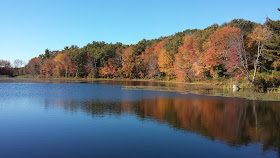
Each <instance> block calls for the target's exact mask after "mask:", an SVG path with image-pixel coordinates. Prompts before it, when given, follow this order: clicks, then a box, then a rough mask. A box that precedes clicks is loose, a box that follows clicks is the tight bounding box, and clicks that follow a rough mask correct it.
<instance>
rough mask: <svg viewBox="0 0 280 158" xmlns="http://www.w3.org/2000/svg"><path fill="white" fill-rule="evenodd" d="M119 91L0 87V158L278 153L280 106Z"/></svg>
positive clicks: (114, 86)
mask: <svg viewBox="0 0 280 158" xmlns="http://www.w3.org/2000/svg"><path fill="white" fill-rule="evenodd" d="M130 83H131V82H130ZM147 84H148V83H147ZM125 86H127V85H124V84H120V83H116V82H114V83H111V84H110V83H108V82H106V84H104V83H103V84H102V83H90V84H89V83H51V84H45V83H0V140H1V141H0V157H28V158H32V157H34V158H35V157H36V158H37V157H40V158H41V157H42V158H43V157H121V158H125V157H279V155H280V154H279V151H280V102H272V101H270V102H268V101H266V102H265V101H254V100H246V99H240V98H225V97H211V96H204V95H195V94H180V93H177V92H167V91H152V90H137V89H125V88H124V87H125ZM132 86H133V85H132ZM153 86H158V85H153ZM159 86H160V85H159Z"/></svg>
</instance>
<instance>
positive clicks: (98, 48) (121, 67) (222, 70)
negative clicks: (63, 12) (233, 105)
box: [0, 18, 280, 88]
mask: <svg viewBox="0 0 280 158" xmlns="http://www.w3.org/2000/svg"><path fill="white" fill-rule="evenodd" d="M19 65H20V64H19ZM0 75H9V76H17V75H32V76H34V77H38V78H68V77H69V78H74V77H75V78H120V79H123V78H129V79H147V80H148V79H152V80H164V81H178V82H195V81H208V80H216V81H227V80H229V79H230V80H235V81H244V82H248V83H249V84H265V85H267V86H268V87H277V88H278V87H279V86H280V21H279V20H277V21H274V20H271V19H269V18H267V19H266V22H265V23H264V24H259V23H255V22H252V21H248V20H244V19H234V20H232V21H230V22H228V23H224V24H222V25H217V24H214V25H212V26H209V27H207V28H205V29H204V30H198V29H193V30H189V29H187V30H185V31H183V32H178V33H175V34H174V35H170V36H167V37H159V38H157V39H152V40H146V39H143V40H141V41H139V42H138V43H137V44H132V45H125V44H122V43H115V44H113V43H106V42H97V41H93V42H92V43H88V44H87V45H86V46H83V47H82V48H79V47H78V46H77V45H72V46H65V47H64V49H63V50H60V51H56V50H54V51H52V50H49V49H46V50H45V52H44V54H41V55H39V56H38V57H35V58H32V59H31V60H30V61H29V62H28V63H27V64H26V65H25V66H24V67H20V66H17V67H15V66H14V67H12V66H11V63H10V62H9V61H6V60H0Z"/></svg>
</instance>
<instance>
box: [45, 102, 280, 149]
mask: <svg viewBox="0 0 280 158" xmlns="http://www.w3.org/2000/svg"><path fill="white" fill-rule="evenodd" d="M51 105H55V106H62V107H63V108H64V109H65V110H67V111H68V110H69V111H72V112H75V111H84V112H86V113H88V114H91V115H92V116H99V115H120V114H123V113H133V114H135V115H137V116H138V117H139V118H141V119H145V118H149V119H155V120H157V121H159V122H164V123H167V124H169V125H171V126H172V127H174V128H176V129H182V130H187V131H192V132H196V133H198V134H200V135H203V136H206V137H208V138H209V139H218V140H221V141H223V142H226V143H228V144H229V145H232V146H239V145H247V144H249V143H252V142H261V143H262V144H263V150H271V149H272V150H278V153H279V149H280V107H279V103H277V102H258V101H248V100H245V99H234V98H224V99H216V98H210V97H208V98H156V99H144V100H141V101H136V102H131V101H123V102H114V101H104V100H87V101H75V100H48V101H46V107H47V108H48V107H50V106H51Z"/></svg>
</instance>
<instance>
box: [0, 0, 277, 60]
mask: <svg viewBox="0 0 280 158" xmlns="http://www.w3.org/2000/svg"><path fill="white" fill-rule="evenodd" d="M278 7H279V8H280V0H266V1H264V0H234V1H226V0H211V1H210V0H193V1H187V0H172V1H171V0H168V1H167V0H141V1H132V0H107V1H106V0H103V1H100V0H99V1H95V0H24V1H23V0H1V1H0V43H1V44H0V59H5V60H10V61H13V60H14V59H22V60H24V61H25V62H28V60H29V59H31V58H33V57H37V56H38V55H39V54H42V53H44V50H45V49H46V48H48V49H50V50H61V49H63V48H64V46H69V45H72V44H76V45H78V46H79V47H82V46H84V45H86V44H87V43H91V42H92V41H93V40H95V41H105V42H108V43H110V42H112V43H115V42H122V43H124V44H135V43H137V42H138V41H140V40H141V39H143V38H146V39H153V38H158V37H160V36H167V35H171V34H174V33H175V32H180V31H183V30H185V29H194V28H198V29H203V28H205V27H207V26H210V25H212V24H214V23H217V24H219V25H220V24H222V23H224V22H229V21H231V20H232V19H238V18H242V19H246V20H251V21H254V22H258V23H263V22H265V19H266V17H269V18H271V19H273V20H280V12H279V11H277V8H278Z"/></svg>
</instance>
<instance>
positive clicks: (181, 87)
mask: <svg viewBox="0 0 280 158" xmlns="http://www.w3.org/2000/svg"><path fill="white" fill-rule="evenodd" d="M116 82H119V83H116ZM0 83H101V84H117V85H123V88H124V89H131V90H152V91H168V92H178V93H181V94H197V95H205V96H216V97H227V98H243V99H248V100H260V101H280V94H279V92H278V91H277V90H273V91H267V92H265V93H263V92H262V93H261V92H255V91H253V90H252V89H250V88H249V89H248V88H242V89H241V90H240V91H238V92H234V91H233V89H232V88H225V87H224V86H223V85H222V82H220V83H219V84H217V83H218V81H216V82H214V83H209V82H206V83H205V82H193V83H186V82H176V81H157V80H143V79H103V78H97V79H95V78H90V79H88V78H21V77H10V78H0Z"/></svg>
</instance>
